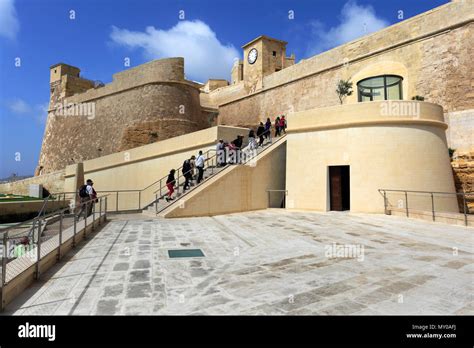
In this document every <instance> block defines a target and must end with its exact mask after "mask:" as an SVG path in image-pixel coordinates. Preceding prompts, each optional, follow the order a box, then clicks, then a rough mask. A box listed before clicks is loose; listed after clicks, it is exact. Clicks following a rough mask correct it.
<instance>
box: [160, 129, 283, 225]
mask: <svg viewBox="0 0 474 348" xmlns="http://www.w3.org/2000/svg"><path fill="white" fill-rule="evenodd" d="M285 173H286V139H285V137H282V138H279V139H276V140H275V141H274V142H273V144H271V145H269V146H267V147H266V148H264V149H263V150H262V151H261V152H260V153H259V154H258V155H257V156H256V157H255V158H254V159H252V160H251V161H249V162H247V164H240V165H231V166H228V167H227V168H225V169H223V170H222V171H221V172H219V173H218V174H216V175H214V176H213V177H212V178H210V179H209V180H207V181H206V182H204V183H203V184H201V185H200V186H199V187H197V188H196V189H194V190H193V191H191V192H189V193H187V194H185V195H183V196H182V197H181V198H180V199H179V200H177V201H175V202H174V203H173V204H171V205H170V206H169V207H167V208H166V209H165V210H163V211H161V212H160V213H159V214H158V215H159V216H162V217H166V218H174V217H191V216H213V215H220V214H228V213H237V212H244V211H250V210H258V209H266V208H268V207H269V195H268V190H284V189H285V179H286V178H285ZM282 194H283V193H282ZM272 199H275V198H272ZM281 199H283V196H281ZM281 199H280V200H281Z"/></svg>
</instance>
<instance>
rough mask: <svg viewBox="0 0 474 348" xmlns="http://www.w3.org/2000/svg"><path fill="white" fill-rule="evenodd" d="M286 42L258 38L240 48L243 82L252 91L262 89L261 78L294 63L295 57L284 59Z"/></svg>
mask: <svg viewBox="0 0 474 348" xmlns="http://www.w3.org/2000/svg"><path fill="white" fill-rule="evenodd" d="M286 44H287V42H285V41H282V40H277V39H272V38H270V37H268V36H259V37H257V38H256V39H254V40H252V41H250V42H249V43H247V44H245V45H244V46H242V48H243V50H244V57H243V58H244V59H243V76H242V77H243V80H244V82H245V84H246V85H247V86H248V87H249V88H250V89H252V90H254V91H255V90H259V89H262V87H263V77H264V76H267V75H270V74H273V73H274V72H277V71H280V70H282V69H284V68H286V67H288V66H290V65H293V64H294V62H295V57H294V56H293V55H292V56H291V57H286Z"/></svg>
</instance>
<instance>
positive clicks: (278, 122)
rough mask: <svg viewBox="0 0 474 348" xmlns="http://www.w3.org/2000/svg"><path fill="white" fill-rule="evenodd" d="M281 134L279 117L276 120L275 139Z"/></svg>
mask: <svg viewBox="0 0 474 348" xmlns="http://www.w3.org/2000/svg"><path fill="white" fill-rule="evenodd" d="M280 135H281V133H280V117H279V116H278V117H277V118H276V120H275V138H276V137H279V136H280Z"/></svg>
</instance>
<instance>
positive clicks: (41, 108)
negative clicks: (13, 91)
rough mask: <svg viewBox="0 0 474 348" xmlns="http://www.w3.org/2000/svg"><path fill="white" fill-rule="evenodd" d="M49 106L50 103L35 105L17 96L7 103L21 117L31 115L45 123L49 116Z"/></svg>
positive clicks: (37, 120)
mask: <svg viewBox="0 0 474 348" xmlns="http://www.w3.org/2000/svg"><path fill="white" fill-rule="evenodd" d="M48 106H49V103H43V104H36V105H35V106H34V107H33V106H32V105H30V104H28V103H27V102H25V101H24V100H23V99H20V98H17V99H15V100H12V101H10V102H8V103H7V107H8V109H9V110H10V111H11V112H13V113H15V114H17V115H19V116H21V117H31V118H32V119H33V120H35V121H36V122H39V123H40V124H44V123H45V122H46V119H47V116H48Z"/></svg>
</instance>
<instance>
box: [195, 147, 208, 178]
mask: <svg viewBox="0 0 474 348" xmlns="http://www.w3.org/2000/svg"><path fill="white" fill-rule="evenodd" d="M205 161H206V160H205V159H204V156H203V155H202V151H199V155H198V157H197V158H196V168H197V169H198V178H197V183H198V184H199V183H200V182H201V181H202V180H203V177H204V162H205Z"/></svg>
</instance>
